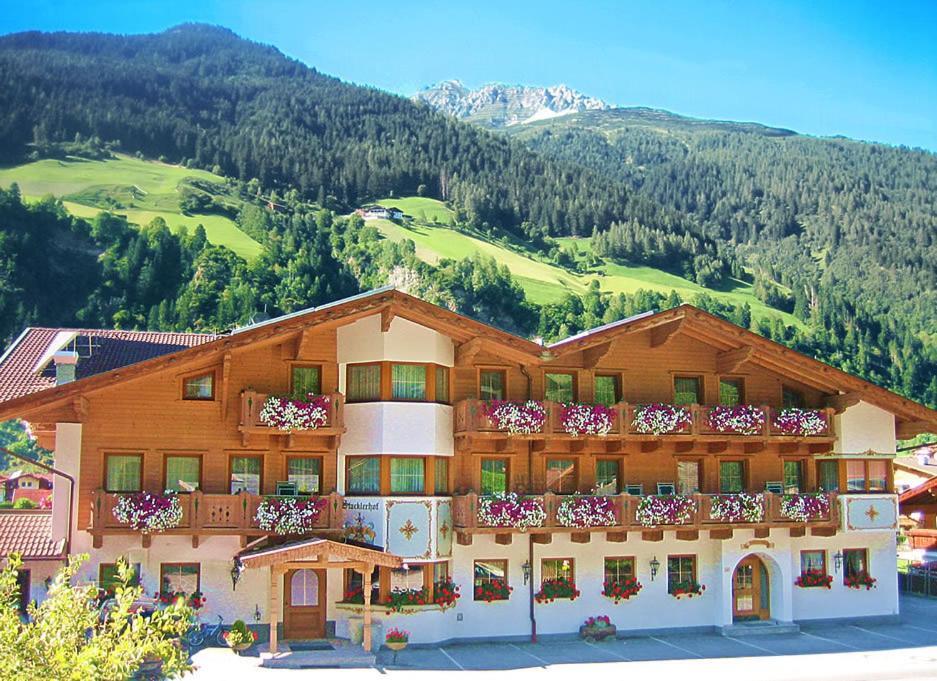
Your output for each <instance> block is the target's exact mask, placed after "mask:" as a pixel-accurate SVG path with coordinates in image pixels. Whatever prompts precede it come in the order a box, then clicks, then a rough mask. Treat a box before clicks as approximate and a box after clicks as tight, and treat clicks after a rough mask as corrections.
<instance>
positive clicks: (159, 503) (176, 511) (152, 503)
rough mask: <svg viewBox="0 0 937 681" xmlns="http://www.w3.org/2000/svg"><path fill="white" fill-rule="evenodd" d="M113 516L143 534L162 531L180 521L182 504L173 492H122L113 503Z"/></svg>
mask: <svg viewBox="0 0 937 681" xmlns="http://www.w3.org/2000/svg"><path fill="white" fill-rule="evenodd" d="M114 517H115V518H117V520H118V521H120V522H122V523H127V524H129V525H130V527H131V528H132V529H134V530H138V531H140V532H143V533H144V534H148V533H150V532H162V531H163V530H171V529H172V528H174V527H178V526H179V524H180V523H181V522H182V504H180V503H179V497H177V496H176V495H175V494H150V493H149V492H136V493H134V494H122V495H121V496H120V497H118V499H117V503H116V504H114Z"/></svg>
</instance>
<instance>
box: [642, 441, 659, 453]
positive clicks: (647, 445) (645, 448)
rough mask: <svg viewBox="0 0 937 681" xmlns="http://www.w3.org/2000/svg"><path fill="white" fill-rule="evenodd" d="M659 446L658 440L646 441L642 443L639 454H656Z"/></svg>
mask: <svg viewBox="0 0 937 681" xmlns="http://www.w3.org/2000/svg"><path fill="white" fill-rule="evenodd" d="M660 445H661V441H660V440H648V441H647V442H642V443H641V453H642V454H649V453H650V452H656V451H657V450H658V449H660Z"/></svg>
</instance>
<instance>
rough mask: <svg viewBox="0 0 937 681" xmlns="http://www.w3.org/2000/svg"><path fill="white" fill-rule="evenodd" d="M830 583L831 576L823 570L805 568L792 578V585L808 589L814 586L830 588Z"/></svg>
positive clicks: (831, 580)
mask: <svg viewBox="0 0 937 681" xmlns="http://www.w3.org/2000/svg"><path fill="white" fill-rule="evenodd" d="M832 583H833V577H832V576H831V575H828V574H826V572H824V571H823V570H807V571H806V572H803V573H801V574H800V576H799V577H797V579H795V580H794V585H795V586H799V587H800V588H801V589H809V588H811V587H815V586H821V587H826V588H827V589H830V588H832V587H831V585H832Z"/></svg>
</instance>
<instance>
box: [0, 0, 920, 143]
mask: <svg viewBox="0 0 937 681" xmlns="http://www.w3.org/2000/svg"><path fill="white" fill-rule="evenodd" d="M4 5H6V7H3V6H4ZM0 9H2V11H0V33H9V32H14V31H22V30H29V29H39V30H72V31H75V30H82V31H87V30H94V31H106V32H115V33H143V32H154V31H159V30H162V29H165V28H167V27H169V26H173V25H175V24H178V23H182V22H184V21H204V22H210V23H216V24H221V25H224V26H227V27H229V28H231V29H232V30H234V31H236V32H237V33H239V34H240V35H243V36H245V37H248V38H251V39H253V40H258V41H260V42H264V43H270V44H273V45H275V46H276V47H278V48H279V49H280V50H282V51H283V52H285V53H286V54H288V55H290V56H292V57H295V58H297V59H300V60H301V61H303V62H305V63H307V64H309V65H310V66H315V67H316V68H317V69H319V70H320V71H323V72H325V73H329V74H331V75H335V76H338V77H340V78H342V79H344V80H347V81H352V82H356V83H362V84H368V85H374V86H377V87H379V88H382V89H385V90H389V91H392V92H397V93H400V94H405V95H409V94H412V93H413V92H415V91H416V90H418V89H420V88H421V87H423V86H425V85H427V84H430V83H433V82H436V81H438V80H442V79H447V78H458V79H460V80H462V81H464V82H465V83H467V84H468V85H473V86H475V85H481V84H483V83H486V82H492V81H499V82H507V83H524V84H532V85H550V84H554V83H566V84H567V85H569V86H571V87H573V88H576V89H578V90H581V91H582V92H584V93H586V94H590V95H594V96H597V97H601V98H602V99H605V100H607V101H609V102H611V103H613V104H619V105H624V106H627V105H640V106H652V107H659V108H664V109H669V110H671V111H675V112H677V113H682V114H686V115H691V116H699V117H705V118H720V119H730V120H750V121H758V122H761V123H766V124H770V125H777V126H783V127H788V128H793V129H795V130H798V131H800V132H805V133H809V134H815V135H835V134H843V135H847V136H849V137H855V138H858V139H867V140H876V141H882V142H888V143H891V144H906V145H909V146H921V147H925V148H928V149H931V150H937V39H935V35H937V2H933V1H932V2H912V1H907V2H901V3H887V2H880V1H879V2H865V1H861V0H860V1H856V0H854V1H852V2H834V1H832V0H829V1H825V2H806V1H805V2H794V1H793V0H790V1H787V2H780V1H779V2H773V3H770V2H767V1H766V0H764V1H756V2H741V1H739V2H719V1H716V0H707V1H705V2H700V1H697V2H683V1H680V0H671V1H668V2H666V3H664V2H642V3H638V2H633V3H632V2H624V1H619V2H582V3H575V2H569V1H568V0H566V1H564V2H558V1H554V0H539V1H537V2H526V1H518V2H514V1H511V0H500V1H499V2H485V1H482V0H479V1H477V2H464V3H457V2H452V1H451V0H450V1H449V2H421V3H416V2H371V1H369V0H357V1H353V2H297V1H294V2H286V1H284V0H265V1H258V2H238V1H237V0H226V1H225V2H213V1H205V2H202V1H199V0H197V1H196V2H192V0H189V1H188V2H179V1H177V0H161V1H159V2H149V1H143V2H127V1H126V0H124V1H122V2H112V1H107V2H104V1H100V2H95V1H94V0H85V1H84V2H57V3H55V2H47V1H46V0H31V1H30V2H18V3H15V4H14V3H13V2H12V0H0Z"/></svg>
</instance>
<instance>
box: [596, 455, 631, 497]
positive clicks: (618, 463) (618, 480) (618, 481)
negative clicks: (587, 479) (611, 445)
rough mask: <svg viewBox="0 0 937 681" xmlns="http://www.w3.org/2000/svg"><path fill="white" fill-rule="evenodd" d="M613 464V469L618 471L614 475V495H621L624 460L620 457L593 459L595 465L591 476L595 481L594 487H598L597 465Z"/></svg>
mask: <svg viewBox="0 0 937 681" xmlns="http://www.w3.org/2000/svg"><path fill="white" fill-rule="evenodd" d="M600 462H604V463H613V464H615V468H617V469H618V473H617V474H616V475H615V492H614V493H615V494H621V490H622V489H624V468H625V467H624V460H623V459H622V457H620V456H597V457H595V463H594V465H593V476H594V479H595V484H596V486H598V485H599V463H600Z"/></svg>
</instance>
